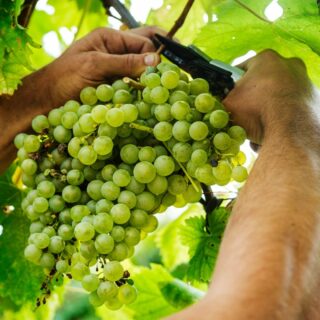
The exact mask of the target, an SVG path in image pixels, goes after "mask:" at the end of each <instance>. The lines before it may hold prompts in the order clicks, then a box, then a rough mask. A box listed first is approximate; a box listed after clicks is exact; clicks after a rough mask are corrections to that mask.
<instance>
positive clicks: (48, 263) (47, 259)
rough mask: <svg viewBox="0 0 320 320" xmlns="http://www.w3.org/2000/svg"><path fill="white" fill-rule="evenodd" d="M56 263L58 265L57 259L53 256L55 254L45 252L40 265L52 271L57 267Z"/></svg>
mask: <svg viewBox="0 0 320 320" xmlns="http://www.w3.org/2000/svg"><path fill="white" fill-rule="evenodd" d="M55 263H56V259H55V257H54V256H53V254H51V253H48V252H45V253H44V254H43V255H42V256H41V258H40V260H39V265H40V266H41V267H42V268H48V269H50V270H51V269H52V267H53V266H54V265H55Z"/></svg>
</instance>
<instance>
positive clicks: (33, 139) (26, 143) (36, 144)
mask: <svg viewBox="0 0 320 320" xmlns="http://www.w3.org/2000/svg"><path fill="white" fill-rule="evenodd" d="M40 146H41V144H40V140H39V138H38V137H37V136H35V135H32V134H30V135H28V136H26V137H25V138H24V140H23V147H24V149H25V150H26V152H36V151H38V150H39V149H40Z"/></svg>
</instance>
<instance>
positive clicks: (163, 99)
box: [14, 62, 247, 310]
mask: <svg viewBox="0 0 320 320" xmlns="http://www.w3.org/2000/svg"><path fill="white" fill-rule="evenodd" d="M127 80H128V79H127ZM80 101H81V103H79V102H77V101H75V100H70V101H67V102H66V103H65V104H64V105H63V106H61V107H59V108H56V109H53V110H51V111H50V112H49V114H48V115H47V116H45V115H38V116H36V117H35V118H34V119H33V120H32V128H33V130H34V133H33V134H26V133H19V134H18V135H17V136H16V137H15V140H14V143H15V145H16V147H17V148H18V149H19V150H18V159H19V161H20V163H21V168H22V181H23V183H24V185H25V186H26V187H27V188H28V192H27V195H26V197H25V198H24V199H23V201H22V209H23V211H24V213H25V215H26V216H27V217H28V219H30V220H31V225H30V236H29V239H28V244H27V246H26V248H25V251H24V255H25V257H26V259H28V260H29V261H31V262H33V263H35V264H37V265H40V266H41V267H43V268H44V269H46V270H47V273H48V274H49V276H50V277H53V276H56V277H62V276H63V275H65V276H67V277H69V278H73V279H75V280H78V281H81V283H82V286H83V288H84V289H85V290H86V291H88V292H89V299H90V301H91V303H92V304H93V305H94V306H101V305H102V304H105V305H106V306H107V307H109V308H110V309H112V310H116V309H119V308H121V306H122V305H123V304H130V303H132V302H133V301H134V300H135V299H136V296H137V292H136V289H135V287H134V283H133V281H132V279H130V273H129V271H128V270H125V269H124V267H123V265H122V264H121V261H123V260H125V259H127V258H129V257H131V256H132V255H133V254H134V248H135V246H136V245H137V244H138V243H139V242H140V240H141V239H143V238H145V237H146V235H147V234H148V233H150V232H153V231H154V230H155V229H156V228H157V225H158V221H157V218H156V216H155V215H154V214H155V213H157V212H162V211H164V210H165V209H166V208H167V207H169V206H172V205H173V206H177V207H181V206H183V205H185V204H186V203H191V202H198V201H199V200H200V199H201V197H202V189H201V184H205V185H207V186H211V185H214V184H218V185H226V184H227V183H229V182H230V180H235V181H238V182H242V181H244V180H245V179H246V177H247V171H246V168H245V167H244V166H243V164H244V162H245V155H244V154H243V152H241V151H240V145H241V144H242V143H243V142H244V140H245V139H246V133H245V130H244V129H243V128H241V127H240V126H237V125H232V124H231V122H230V119H229V114H228V112H226V111H225V109H224V107H223V105H222V104H221V103H220V102H219V99H218V98H217V97H214V96H212V95H211V94H210V92H209V85H208V83H207V81H206V80H204V79H201V78H197V79H193V80H192V79H189V78H188V76H187V75H186V74H185V73H183V72H181V71H180V69H179V68H178V67H177V66H176V65H173V64H171V63H167V62H161V63H160V64H159V65H158V66H157V67H156V68H154V67H148V68H147V69H146V70H145V72H144V73H143V74H142V75H141V77H140V79H139V81H136V80H133V79H129V81H126V82H125V81H124V80H117V81H115V82H114V83H113V84H112V85H108V84H102V85H99V86H98V87H97V88H93V87H86V88H84V89H83V90H82V91H81V93H80Z"/></svg>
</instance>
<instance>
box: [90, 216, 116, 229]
mask: <svg viewBox="0 0 320 320" xmlns="http://www.w3.org/2000/svg"><path fill="white" fill-rule="evenodd" d="M93 226H94V228H95V230H96V231H97V232H99V233H108V232H110V231H111V230H112V227H113V219H112V217H111V215H110V214H108V213H103V212H101V213H98V214H97V215H95V216H94V217H93Z"/></svg>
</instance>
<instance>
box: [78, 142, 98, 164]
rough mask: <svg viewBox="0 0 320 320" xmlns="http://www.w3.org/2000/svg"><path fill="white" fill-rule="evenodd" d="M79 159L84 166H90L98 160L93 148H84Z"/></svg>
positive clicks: (79, 153)
mask: <svg viewBox="0 0 320 320" xmlns="http://www.w3.org/2000/svg"><path fill="white" fill-rule="evenodd" d="M78 158H79V160H80V161H81V162H82V163H83V164H85V165H87V166H90V165H92V164H93V163H95V161H96V160H97V153H96V151H95V150H94V148H93V147H92V146H83V147H81V148H80V150H79V152H78Z"/></svg>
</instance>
